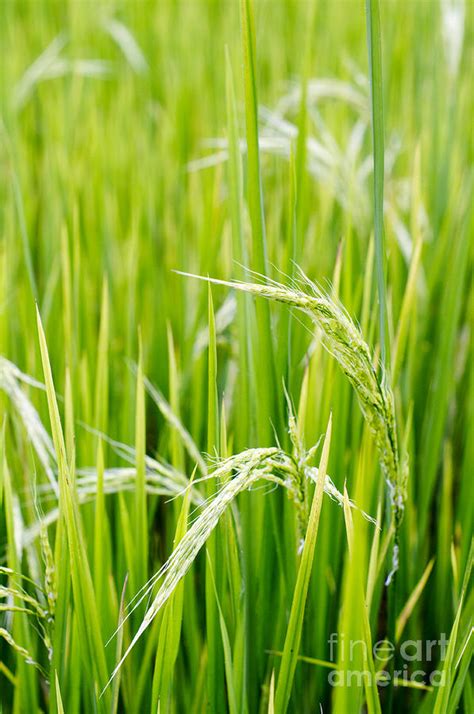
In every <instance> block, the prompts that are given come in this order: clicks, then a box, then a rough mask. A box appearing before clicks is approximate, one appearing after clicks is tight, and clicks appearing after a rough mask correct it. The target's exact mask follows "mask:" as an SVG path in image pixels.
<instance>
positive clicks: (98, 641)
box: [36, 308, 109, 712]
mask: <svg viewBox="0 0 474 714" xmlns="http://www.w3.org/2000/svg"><path fill="white" fill-rule="evenodd" d="M36 316H37V327H38V337H39V344H40V352H41V361H42V365H43V373H44V380H45V385H46V396H47V400H48V410H49V417H50V422H51V432H52V436H53V443H54V447H55V451H56V460H57V464H58V477H59V507H60V510H61V512H62V515H63V517H64V520H65V525H66V531H67V541H68V551H69V558H70V574H71V580H72V588H73V593H74V604H75V612H76V615H77V618H78V624H79V627H80V632H81V636H83V637H84V639H85V644H86V648H87V657H86V659H85V662H86V670H88V671H93V672H94V675H95V677H94V678H95V679H96V681H97V682H98V684H99V685H100V684H102V683H104V682H106V681H107V664H106V659H105V650H104V644H103V641H102V637H101V632H100V624H99V614H98V611H97V604H96V599H95V594H94V588H93V584H92V575H91V572H90V568H89V562H88V558H87V550H86V547H85V542H84V535H83V533H82V530H81V521H80V514H79V511H78V508H77V502H76V495H75V492H74V489H73V487H72V479H71V476H70V472H69V467H68V464H67V459H66V446H65V442H64V435H63V430H62V426H61V419H60V416H59V409H58V404H57V401H56V392H55V388H54V382H53V375H52V372H51V364H50V361H49V354H48V347H47V344H46V337H45V334H44V330H43V325H42V322H41V316H40V314H39V310H38V308H36ZM94 675H91V676H94ZM91 686H92V683H91ZM108 702H109V695H108V694H107V696H106V697H104V698H103V699H101V700H100V703H99V709H100V710H101V711H104V712H105V711H106V710H108Z"/></svg>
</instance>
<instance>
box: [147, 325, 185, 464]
mask: <svg viewBox="0 0 474 714" xmlns="http://www.w3.org/2000/svg"><path fill="white" fill-rule="evenodd" d="M166 337H167V341H168V365H169V368H168V380H169V398H170V411H171V413H172V414H176V417H177V420H178V423H179V415H180V409H179V374H178V365H177V361H176V350H175V346H174V338H173V331H172V329H171V325H170V324H169V323H168V325H167V329H166ZM145 386H146V381H145ZM170 442H171V447H170V448H171V463H172V464H173V466H174V467H175V468H176V469H178V471H184V470H185V458H184V444H183V443H182V440H181V438H180V435H179V429H177V428H173V429H172V430H171V435H170Z"/></svg>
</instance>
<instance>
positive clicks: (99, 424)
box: [94, 278, 110, 434]
mask: <svg viewBox="0 0 474 714" xmlns="http://www.w3.org/2000/svg"><path fill="white" fill-rule="evenodd" d="M109 312H110V310H109V288H108V282H107V278H104V282H103V285H102V304H101V310H100V325H99V338H98V342H97V370H96V378H95V404H94V425H95V428H96V429H98V430H99V431H102V432H104V434H106V433H107V431H108V424H107V420H108V411H109V410H108V405H109V320H110V318H109Z"/></svg>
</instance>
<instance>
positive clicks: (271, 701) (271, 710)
mask: <svg viewBox="0 0 474 714" xmlns="http://www.w3.org/2000/svg"><path fill="white" fill-rule="evenodd" d="M268 714H275V670H274V669H272V676H271V677H270V689H269V691H268Z"/></svg>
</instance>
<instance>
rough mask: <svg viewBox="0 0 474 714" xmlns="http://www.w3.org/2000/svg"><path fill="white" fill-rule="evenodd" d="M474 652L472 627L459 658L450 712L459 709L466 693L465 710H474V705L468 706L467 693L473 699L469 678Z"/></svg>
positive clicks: (452, 713) (451, 713) (450, 701)
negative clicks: (469, 688)
mask: <svg viewBox="0 0 474 714" xmlns="http://www.w3.org/2000/svg"><path fill="white" fill-rule="evenodd" d="M473 654H474V629H473V628H472V627H471V628H470V630H469V633H468V634H467V636H466V641H465V645H464V646H463V648H462V651H461V654H460V656H459V658H458V664H457V669H458V674H457V677H456V680H455V682H454V685H453V688H452V690H451V695H450V698H449V709H448V714H454V712H456V711H458V706H459V701H460V699H461V696H462V695H463V693H464V695H465V701H464V707H465V709H464V710H465V711H474V708H473V707H472V706H468V698H467V697H466V695H467V694H469V696H470V697H471V701H472V690H471V692H470V693H468V687H467V686H466V684H468V679H469V677H470V672H469V670H470V668H471V665H472V657H473Z"/></svg>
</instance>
